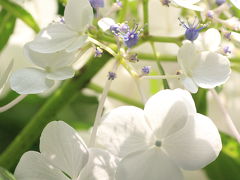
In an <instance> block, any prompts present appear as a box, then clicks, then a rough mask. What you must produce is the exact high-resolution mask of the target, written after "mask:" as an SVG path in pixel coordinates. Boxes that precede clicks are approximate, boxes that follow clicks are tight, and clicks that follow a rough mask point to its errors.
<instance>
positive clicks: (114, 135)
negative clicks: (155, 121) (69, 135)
mask: <svg viewBox="0 0 240 180" xmlns="http://www.w3.org/2000/svg"><path fill="white" fill-rule="evenodd" d="M150 135H151V130H150V129H149V127H148V125H147V123H146V120H145V117H144V112H143V110H142V109H139V108H137V107H133V106H122V107H119V108H116V109H113V110H112V111H111V112H110V113H108V114H107V115H105V116H104V117H103V121H102V123H101V125H100V126H99V128H98V134H97V142H98V143H99V144H100V145H102V146H104V147H105V148H106V149H108V150H109V151H110V152H112V153H113V154H115V155H117V156H121V157H122V156H125V155H127V154H129V153H131V152H135V151H138V150H143V149H146V148H147V147H148V144H149V138H150Z"/></svg>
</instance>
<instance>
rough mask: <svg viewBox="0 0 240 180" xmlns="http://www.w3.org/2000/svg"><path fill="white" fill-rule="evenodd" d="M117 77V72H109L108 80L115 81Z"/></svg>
mask: <svg viewBox="0 0 240 180" xmlns="http://www.w3.org/2000/svg"><path fill="white" fill-rule="evenodd" d="M116 77H117V75H116V73H115V72H108V80H114V79H115V78H116Z"/></svg>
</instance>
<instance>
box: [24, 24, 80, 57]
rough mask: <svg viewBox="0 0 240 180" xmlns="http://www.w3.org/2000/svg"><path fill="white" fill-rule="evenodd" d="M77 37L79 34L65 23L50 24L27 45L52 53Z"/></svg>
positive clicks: (42, 51) (38, 50) (64, 47)
mask: <svg viewBox="0 0 240 180" xmlns="http://www.w3.org/2000/svg"><path fill="white" fill-rule="evenodd" d="M78 37H79V34H78V33H77V32H76V31H73V30H71V29H69V28H68V27H67V26H66V25H65V24H60V23H55V24H50V25H49V26H48V27H47V28H45V29H43V30H42V31H41V33H40V34H39V35H38V36H37V37H36V38H35V39H34V40H33V41H32V42H30V43H29V47H30V48H31V49H32V50H34V51H37V52H40V53H54V52H57V51H61V50H64V49H66V48H67V47H69V46H70V45H71V44H72V43H73V42H75V40H76V38H78Z"/></svg>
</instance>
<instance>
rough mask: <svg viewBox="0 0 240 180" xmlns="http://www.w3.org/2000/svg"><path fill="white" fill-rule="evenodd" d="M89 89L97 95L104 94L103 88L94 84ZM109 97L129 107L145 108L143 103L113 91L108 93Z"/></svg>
mask: <svg viewBox="0 0 240 180" xmlns="http://www.w3.org/2000/svg"><path fill="white" fill-rule="evenodd" d="M87 88H89V89H91V90H93V91H95V92H97V93H102V92H103V88H102V87H100V86H98V85H97V84H94V83H90V84H89V85H88V86H87ZM108 96H109V97H111V98H113V99H116V100H118V101H121V102H123V103H126V104H128V105H132V106H137V107H139V108H143V107H144V105H143V104H142V103H141V102H138V101H136V100H134V99H130V98H128V97H126V96H123V95H121V94H118V93H116V92H113V91H109V92H108Z"/></svg>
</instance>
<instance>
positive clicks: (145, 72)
mask: <svg viewBox="0 0 240 180" xmlns="http://www.w3.org/2000/svg"><path fill="white" fill-rule="evenodd" d="M150 69H151V66H144V67H143V68H142V73H143V74H144V75H147V74H149V73H150Z"/></svg>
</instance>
